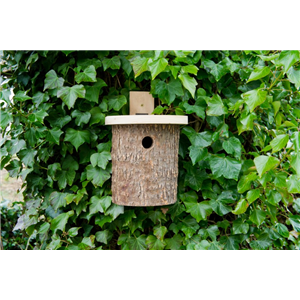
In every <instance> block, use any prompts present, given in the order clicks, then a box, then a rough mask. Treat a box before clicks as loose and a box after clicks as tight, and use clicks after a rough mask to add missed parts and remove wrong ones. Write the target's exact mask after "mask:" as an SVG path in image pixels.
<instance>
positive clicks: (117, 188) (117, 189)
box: [111, 124, 180, 206]
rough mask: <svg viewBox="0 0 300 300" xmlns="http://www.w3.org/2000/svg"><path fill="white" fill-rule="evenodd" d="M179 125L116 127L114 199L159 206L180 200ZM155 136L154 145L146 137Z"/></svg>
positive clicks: (113, 140)
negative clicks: (146, 144)
mask: <svg viewBox="0 0 300 300" xmlns="http://www.w3.org/2000/svg"><path fill="white" fill-rule="evenodd" d="M179 133H180V130H179V125H162V124H156V125H113V126H112V153H111V155H112V201H113V202H114V203H116V204H119V205H127V206H158V205H168V204H173V203H175V202H176V200H177V177H178V147H179ZM146 136H149V137H151V138H152V139H153V144H152V146H151V147H150V148H148V149H145V148H144V147H143V145H142V140H143V138H144V137H146Z"/></svg>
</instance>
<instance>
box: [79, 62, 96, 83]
mask: <svg viewBox="0 0 300 300" xmlns="http://www.w3.org/2000/svg"><path fill="white" fill-rule="evenodd" d="M96 75H97V73H96V69H95V67H94V66H93V65H91V66H88V67H87V68H85V69H84V70H83V72H80V73H78V74H76V75H75V81H76V82H77V83H80V82H82V81H84V82H96Z"/></svg>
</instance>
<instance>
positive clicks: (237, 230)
mask: <svg viewBox="0 0 300 300" xmlns="http://www.w3.org/2000/svg"><path fill="white" fill-rule="evenodd" d="M248 231H249V224H248V223H244V222H243V220H242V219H237V220H234V221H233V222H232V232H233V234H247V232H248Z"/></svg>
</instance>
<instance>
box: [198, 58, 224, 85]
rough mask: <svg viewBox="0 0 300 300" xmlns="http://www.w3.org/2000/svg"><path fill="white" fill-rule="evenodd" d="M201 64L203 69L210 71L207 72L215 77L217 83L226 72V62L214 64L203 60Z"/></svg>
mask: <svg viewBox="0 0 300 300" xmlns="http://www.w3.org/2000/svg"><path fill="white" fill-rule="evenodd" d="M202 64H203V66H204V67H206V68H208V69H210V71H209V72H210V73H211V74H212V75H213V76H214V77H215V79H216V81H219V80H220V79H221V78H222V77H223V76H224V75H225V74H226V73H227V72H228V68H227V66H226V62H223V61H221V62H219V63H218V64H216V63H215V62H214V61H212V60H209V59H204V60H203V61H202Z"/></svg>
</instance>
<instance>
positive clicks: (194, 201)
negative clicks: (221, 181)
mask: <svg viewBox="0 0 300 300" xmlns="http://www.w3.org/2000/svg"><path fill="white" fill-rule="evenodd" d="M183 202H184V205H185V206H186V208H187V210H186V211H187V212H189V213H190V214H191V216H192V217H194V218H195V219H196V220H197V222H200V221H201V220H206V219H207V217H208V216H209V215H210V214H211V213H212V208H211V206H210V204H209V202H208V201H201V202H198V196H197V194H196V193H195V192H194V191H190V192H188V193H186V194H185V197H184V199H183Z"/></svg>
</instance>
